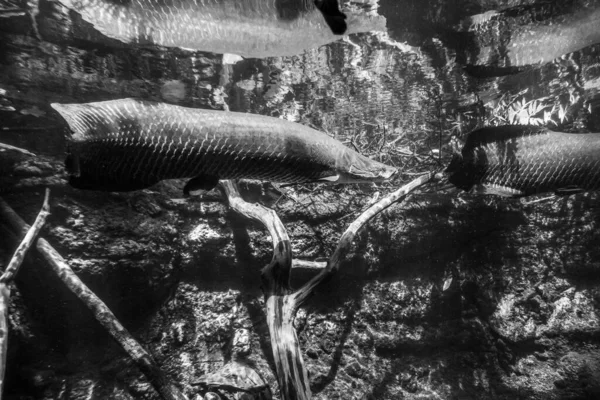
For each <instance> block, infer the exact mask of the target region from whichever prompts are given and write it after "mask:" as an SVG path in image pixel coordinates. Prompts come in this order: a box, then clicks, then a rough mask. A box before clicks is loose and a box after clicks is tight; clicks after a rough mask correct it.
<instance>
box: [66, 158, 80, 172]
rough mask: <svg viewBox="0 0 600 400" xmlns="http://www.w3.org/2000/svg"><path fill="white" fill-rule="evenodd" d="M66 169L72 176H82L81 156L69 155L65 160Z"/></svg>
mask: <svg viewBox="0 0 600 400" xmlns="http://www.w3.org/2000/svg"><path fill="white" fill-rule="evenodd" d="M65 169H66V170H67V172H68V173H69V175H71V176H81V168H80V167H79V154H77V153H69V154H68V155H67V158H66V159H65Z"/></svg>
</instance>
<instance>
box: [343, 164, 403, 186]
mask: <svg viewBox="0 0 600 400" xmlns="http://www.w3.org/2000/svg"><path fill="white" fill-rule="evenodd" d="M352 169H353V168H350V172H347V173H340V174H339V178H338V180H337V181H336V183H366V182H385V181H389V180H390V179H392V178H393V177H395V176H396V175H397V174H398V168H395V167H388V166H385V167H384V168H382V169H381V170H377V171H373V172H370V173H366V172H364V171H361V172H359V173H357V172H356V171H353V170H352Z"/></svg>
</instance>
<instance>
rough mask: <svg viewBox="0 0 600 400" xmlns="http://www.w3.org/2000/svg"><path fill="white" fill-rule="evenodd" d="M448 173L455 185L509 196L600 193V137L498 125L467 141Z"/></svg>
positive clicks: (593, 134) (596, 134)
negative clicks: (548, 193) (596, 191)
mask: <svg viewBox="0 0 600 400" xmlns="http://www.w3.org/2000/svg"><path fill="white" fill-rule="evenodd" d="M446 172H447V173H448V174H449V177H448V180H449V181H450V182H451V183H453V184H454V185H455V186H457V187H459V188H461V189H464V190H466V191H474V192H476V193H487V194H497V195H502V196H508V197H520V196H528V195H533V194H538V193H547V192H553V193H556V194H558V195H566V194H571V193H575V192H581V191H591V190H599V189H600V134H598V133H563V132H554V131H551V130H549V129H547V128H544V127H536V126H516V125H515V126H510V125H509V126H498V127H487V128H482V129H479V130H477V131H474V132H472V133H470V134H469V136H468V137H467V140H466V143H465V145H464V147H463V148H462V152H461V153H460V154H456V155H455V156H454V158H453V159H452V161H451V163H450V165H449V166H448V168H447V170H446Z"/></svg>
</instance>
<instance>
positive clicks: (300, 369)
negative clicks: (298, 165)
mask: <svg viewBox="0 0 600 400" xmlns="http://www.w3.org/2000/svg"><path fill="white" fill-rule="evenodd" d="M221 187H222V188H223V190H224V191H225V195H226V196H227V198H228V199H229V205H230V206H231V208H232V209H233V210H235V211H236V212H238V213H240V214H242V215H244V216H246V217H248V218H251V219H254V220H256V221H259V222H261V223H262V224H263V225H265V226H266V227H267V229H268V230H269V233H270V234H271V239H272V240H273V259H272V261H271V262H270V263H269V265H267V266H266V267H265V268H263V270H262V274H261V277H262V282H263V293H264V296H265V302H266V314H267V325H268V326H269V334H270V336H271V349H272V351H273V359H274V361H275V369H276V375H277V380H278V382H279V388H280V391H281V396H282V397H283V399H285V400H310V399H311V397H312V394H311V392H310V386H309V380H308V373H307V371H306V367H305V366H304V359H303V358H302V352H301V349H300V342H299V341H298V336H297V335H296V329H295V328H294V325H293V322H294V316H295V309H296V307H295V306H294V303H293V301H292V298H291V296H290V292H291V289H290V271H291V266H292V249H291V246H290V239H289V237H288V234H287V232H286V230H285V227H284V226H283V223H282V222H281V220H280V219H279V217H278V216H277V213H276V212H275V211H273V210H271V209H268V208H266V207H263V206H262V205H259V204H250V203H247V202H246V201H244V200H243V199H242V198H241V196H240V193H239V191H238V190H237V188H236V185H235V183H233V182H231V181H221Z"/></svg>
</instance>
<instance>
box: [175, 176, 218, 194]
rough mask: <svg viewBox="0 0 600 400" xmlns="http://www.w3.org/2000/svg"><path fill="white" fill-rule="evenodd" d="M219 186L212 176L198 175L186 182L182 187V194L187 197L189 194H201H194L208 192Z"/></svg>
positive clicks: (215, 177)
mask: <svg viewBox="0 0 600 400" xmlns="http://www.w3.org/2000/svg"><path fill="white" fill-rule="evenodd" d="M218 184H219V178H218V177H217V176H214V175H198V176H195V177H193V178H192V179H190V180H189V181H187V183H186V184H185V186H184V187H183V194H184V195H186V196H189V195H190V194H192V195H195V194H201V193H194V192H198V191H204V192H208V191H209V190H212V189H214V188H215V187H217V185H218Z"/></svg>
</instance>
